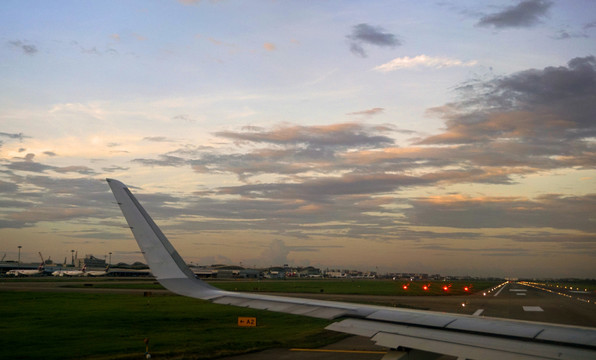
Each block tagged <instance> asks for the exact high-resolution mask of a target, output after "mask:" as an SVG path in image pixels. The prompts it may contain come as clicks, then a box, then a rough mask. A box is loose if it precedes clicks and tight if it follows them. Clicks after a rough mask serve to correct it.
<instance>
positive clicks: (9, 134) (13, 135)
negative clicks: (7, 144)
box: [0, 132, 28, 140]
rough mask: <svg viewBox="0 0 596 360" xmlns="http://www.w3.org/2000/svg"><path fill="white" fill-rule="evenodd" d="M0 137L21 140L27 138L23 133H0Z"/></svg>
mask: <svg viewBox="0 0 596 360" xmlns="http://www.w3.org/2000/svg"><path fill="white" fill-rule="evenodd" d="M0 137H6V138H9V139H18V140H23V139H24V138H26V137H28V136H25V135H23V133H18V134H13V133H5V132H0Z"/></svg>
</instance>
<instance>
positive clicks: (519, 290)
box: [509, 289, 528, 292]
mask: <svg viewBox="0 0 596 360" xmlns="http://www.w3.org/2000/svg"><path fill="white" fill-rule="evenodd" d="M509 291H516V292H526V291H528V290H526V289H509Z"/></svg>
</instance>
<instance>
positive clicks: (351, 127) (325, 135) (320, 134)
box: [215, 123, 393, 147]
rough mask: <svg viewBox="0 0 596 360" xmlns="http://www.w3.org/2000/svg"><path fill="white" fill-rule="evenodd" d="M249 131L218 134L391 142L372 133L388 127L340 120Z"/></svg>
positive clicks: (315, 143) (331, 142) (275, 140)
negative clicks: (327, 123)
mask: <svg viewBox="0 0 596 360" xmlns="http://www.w3.org/2000/svg"><path fill="white" fill-rule="evenodd" d="M251 130H252V131H245V132H234V131H220V132H217V133H215V135H217V136H219V137H224V138H228V139H234V140H238V141H247V142H256V143H261V142H262V143H272V144H279V145H297V144H307V145H309V146H312V147H324V146H363V145H368V146H379V145H382V144H392V143H393V139H391V138H390V137H387V136H382V135H372V134H371V133H373V132H381V131H389V128H384V129H382V128H376V129H372V128H370V127H367V126H365V125H361V124H355V123H344V124H334V125H322V126H300V125H288V126H278V127H277V128H276V129H274V130H271V131H264V130H262V129H251Z"/></svg>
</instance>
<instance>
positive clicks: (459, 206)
mask: <svg viewBox="0 0 596 360" xmlns="http://www.w3.org/2000/svg"><path fill="white" fill-rule="evenodd" d="M410 204H411V205H412V208H410V209H408V210H406V211H405V214H406V217H407V219H408V222H409V223H410V224H411V225H414V226H446V227H456V228H502V227H510V228H555V229H566V230H580V231H585V232H592V233H593V232H596V224H595V223H594V222H593V221H592V220H591V219H590V218H591V215H589V214H590V213H591V212H592V210H591V209H594V208H596V194H591V195H586V196H581V197H580V196H562V195H554V194H550V195H542V196H539V197H537V198H536V199H526V198H520V197H477V198H472V197H467V196H462V195H448V196H434V197H427V198H420V199H414V200H412V201H410ZM531 238H532V239H535V238H536V236H532V237H531ZM518 239H520V240H521V239H522V237H519V238H518ZM581 239H584V241H585V237H581Z"/></svg>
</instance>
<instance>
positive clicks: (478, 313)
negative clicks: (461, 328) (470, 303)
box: [472, 309, 484, 316]
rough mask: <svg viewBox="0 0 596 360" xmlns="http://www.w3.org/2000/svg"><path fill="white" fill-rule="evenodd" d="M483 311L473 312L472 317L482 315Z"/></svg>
mask: <svg viewBox="0 0 596 360" xmlns="http://www.w3.org/2000/svg"><path fill="white" fill-rule="evenodd" d="M483 311H484V309H478V310H476V311H474V313H473V314H472V316H480V314H482V312H483Z"/></svg>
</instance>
